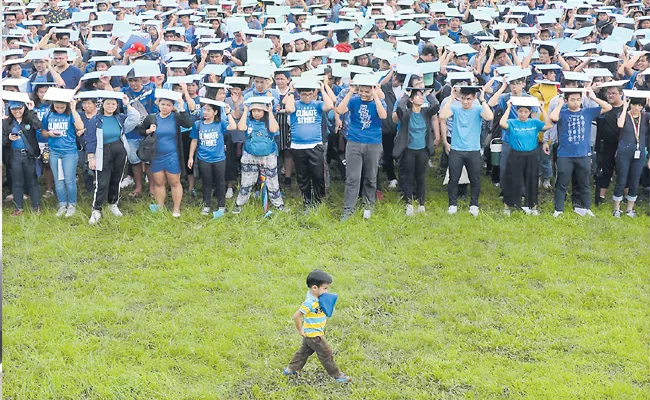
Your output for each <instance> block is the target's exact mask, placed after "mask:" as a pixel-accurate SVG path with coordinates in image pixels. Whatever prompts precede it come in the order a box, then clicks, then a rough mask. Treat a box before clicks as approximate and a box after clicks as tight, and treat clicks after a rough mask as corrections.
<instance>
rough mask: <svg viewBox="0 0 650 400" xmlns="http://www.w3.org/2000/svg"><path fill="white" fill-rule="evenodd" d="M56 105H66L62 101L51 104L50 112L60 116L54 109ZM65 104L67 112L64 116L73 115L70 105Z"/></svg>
mask: <svg viewBox="0 0 650 400" xmlns="http://www.w3.org/2000/svg"><path fill="white" fill-rule="evenodd" d="M54 103H64V102H62V101H56V102H55V101H53V102H52V104H50V112H51V113H55V114H58V113H57V112H56V110H55V109H54ZM64 104H65V111H64V112H63V113H64V114H67V115H70V114H72V110H71V109H70V103H64Z"/></svg>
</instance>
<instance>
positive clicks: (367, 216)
mask: <svg viewBox="0 0 650 400" xmlns="http://www.w3.org/2000/svg"><path fill="white" fill-rule="evenodd" d="M371 215H372V211H370V210H363V219H370V216H371Z"/></svg>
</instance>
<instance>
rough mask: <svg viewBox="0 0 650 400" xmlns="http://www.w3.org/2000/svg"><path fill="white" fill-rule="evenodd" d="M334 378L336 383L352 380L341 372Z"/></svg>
mask: <svg viewBox="0 0 650 400" xmlns="http://www.w3.org/2000/svg"><path fill="white" fill-rule="evenodd" d="M335 380H336V382H338V383H350V382H351V381H352V378H350V377H349V376H347V375H345V374H343V375H341V376H339V377H338V378H335Z"/></svg>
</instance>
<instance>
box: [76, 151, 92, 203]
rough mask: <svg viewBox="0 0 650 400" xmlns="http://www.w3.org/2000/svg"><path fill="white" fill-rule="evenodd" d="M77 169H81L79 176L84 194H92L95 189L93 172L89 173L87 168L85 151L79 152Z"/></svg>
mask: <svg viewBox="0 0 650 400" xmlns="http://www.w3.org/2000/svg"><path fill="white" fill-rule="evenodd" d="M79 168H81V176H82V177H83V181H84V189H85V190H86V194H91V193H93V191H94V187H95V186H94V185H95V171H91V170H90V168H89V167H88V155H87V153H86V150H79Z"/></svg>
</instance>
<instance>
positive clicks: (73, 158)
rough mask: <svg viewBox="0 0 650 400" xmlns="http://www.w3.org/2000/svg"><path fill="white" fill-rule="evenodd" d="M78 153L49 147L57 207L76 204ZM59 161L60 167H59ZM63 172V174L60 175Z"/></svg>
mask: <svg viewBox="0 0 650 400" xmlns="http://www.w3.org/2000/svg"><path fill="white" fill-rule="evenodd" d="M78 160H79V154H78V153H77V151H75V152H74V153H59V152H58V151H56V150H52V149H50V165H51V167H52V175H54V188H55V189H56V198H57V199H58V200H59V207H61V206H66V205H76V204H77V162H78ZM59 161H60V164H61V165H60V167H61V168H59ZM61 173H63V176H61Z"/></svg>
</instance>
